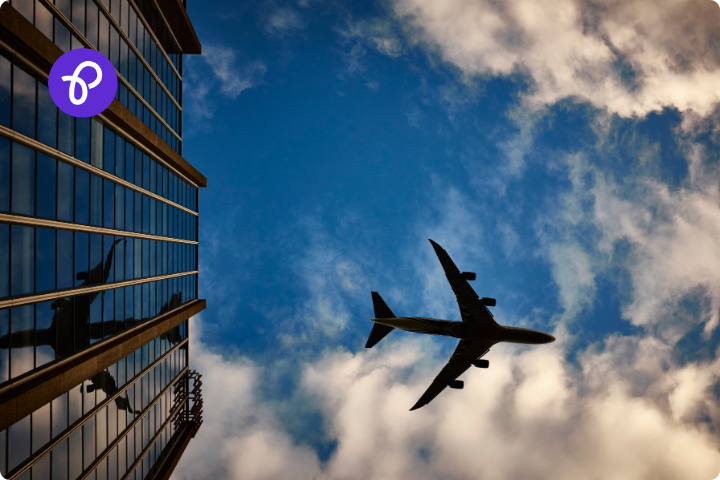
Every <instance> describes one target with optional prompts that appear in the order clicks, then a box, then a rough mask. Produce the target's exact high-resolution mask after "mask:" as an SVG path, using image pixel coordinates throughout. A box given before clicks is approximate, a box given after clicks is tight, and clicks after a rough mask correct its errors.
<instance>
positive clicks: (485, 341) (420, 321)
mask: <svg viewBox="0 0 720 480" xmlns="http://www.w3.org/2000/svg"><path fill="white" fill-rule="evenodd" d="M430 243H431V244H432V246H433V249H434V250H435V253H436V254H437V256H438V259H439V260H440V264H441V265H442V267H443V270H445V276H446V277H447V279H448V282H450V287H451V288H452V290H453V292H454V293H455V297H456V298H457V302H458V306H459V307H460V315H461V317H462V321H461V322H457V321H452V320H439V319H435V318H424V317H396V316H395V315H394V314H393V312H392V311H391V310H390V308H389V307H388V306H387V304H386V303H385V301H384V300H383V299H382V297H381V296H380V295H379V294H378V293H377V292H371V294H372V299H373V307H374V309H375V318H371V319H370V320H372V321H373V322H375V324H374V325H373V328H372V331H371V332H370V337H369V338H368V341H367V343H366V345H365V348H372V347H374V346H375V345H377V343H378V342H379V341H380V340H382V339H383V338H385V336H386V335H387V334H388V333H390V332H391V331H393V330H394V329H396V328H398V329H400V330H405V331H407V332H413V333H424V334H427V335H440V336H445V337H455V338H459V339H460V342H459V343H458V346H457V348H455V352H454V353H453V355H452V357H450V360H449V361H448V363H447V365H445V367H444V368H443V369H442V370H441V371H440V373H439V374H438V375H437V376H436V377H435V380H433V382H432V384H430V387H429V388H428V389H427V390H426V391H425V393H424V394H423V395H422V396H421V397H420V399H419V400H418V401H417V403H415V405H414V406H413V407H412V408H411V409H410V411H413V410H417V409H418V408H421V407H424V406H425V405H427V404H428V403H430V402H431V401H432V400H433V399H434V398H435V397H437V396H438V395H439V394H440V393H441V392H442V391H443V390H445V388H446V387H450V388H453V389H458V390H461V389H462V388H463V387H464V386H465V384H464V382H463V381H462V380H458V379H457V378H458V377H459V376H460V375H462V374H463V373H465V371H466V370H467V369H468V368H470V367H471V366H474V367H477V368H488V367H489V366H490V362H489V361H488V360H484V359H482V357H483V356H484V355H485V354H487V353H488V352H489V351H490V348H491V347H492V346H493V345H495V344H496V343H500V342H508V343H522V344H526V345H539V344H544V343H551V342H554V341H555V337H553V336H552V335H549V334H547V333H544V332H539V331H537V330H530V329H527V328H517V327H506V326H502V325H499V324H498V323H497V322H496V321H495V319H494V317H493V315H492V313H490V310H489V309H488V308H487V307H494V306H495V305H496V300H495V299H494V298H489V297H483V298H479V297H478V294H477V293H475V290H473V288H472V287H471V286H470V284H469V283H468V281H473V280H475V278H476V275H475V273H473V272H461V271H460V270H459V269H458V267H457V266H456V265H455V263H454V262H453V261H452V259H451V258H450V255H448V253H447V252H446V251H445V249H443V248H442V247H441V246H440V245H438V244H437V243H435V242H434V241H432V240H430Z"/></svg>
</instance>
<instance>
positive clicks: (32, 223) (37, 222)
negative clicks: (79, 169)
mask: <svg viewBox="0 0 720 480" xmlns="http://www.w3.org/2000/svg"><path fill="white" fill-rule="evenodd" d="M0 223H11V224H15V225H27V226H29V227H46V228H55V229H58V230H72V231H74V232H88V233H99V234H101V235H113V236H116V237H128V238H141V239H143V240H159V241H161V242H171V243H184V244H187V245H197V244H198V242H197V241H196V240H183V239H181V238H173V237H161V236H159V235H152V234H149V233H137V232H128V231H126V230H115V229H114V228H105V227H94V226H92V225H83V224H81V223H70V222H63V221H59V220H49V219H46V218H37V217H24V216H21V215H9V214H7V213H0Z"/></svg>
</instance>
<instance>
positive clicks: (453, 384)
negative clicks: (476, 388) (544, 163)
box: [448, 380, 465, 390]
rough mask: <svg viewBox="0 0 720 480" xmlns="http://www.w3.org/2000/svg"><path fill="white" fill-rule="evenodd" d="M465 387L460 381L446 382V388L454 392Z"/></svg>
mask: <svg viewBox="0 0 720 480" xmlns="http://www.w3.org/2000/svg"><path fill="white" fill-rule="evenodd" d="M464 386H465V382H463V381H462V380H451V381H449V382H448V387H450V388H454V389H455V390H462V389H463V387H464Z"/></svg>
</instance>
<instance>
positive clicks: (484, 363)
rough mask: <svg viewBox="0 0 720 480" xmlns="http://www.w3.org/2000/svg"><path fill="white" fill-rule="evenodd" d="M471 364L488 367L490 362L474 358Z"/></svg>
mask: <svg viewBox="0 0 720 480" xmlns="http://www.w3.org/2000/svg"><path fill="white" fill-rule="evenodd" d="M472 364H473V365H474V366H476V367H477V368H488V367H489V366H490V362H489V361H487V360H475V361H474V362H473V363H472Z"/></svg>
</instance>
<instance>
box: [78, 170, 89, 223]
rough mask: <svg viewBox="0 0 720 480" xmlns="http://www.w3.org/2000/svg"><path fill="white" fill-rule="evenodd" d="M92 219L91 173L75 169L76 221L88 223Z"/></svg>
mask: <svg viewBox="0 0 720 480" xmlns="http://www.w3.org/2000/svg"><path fill="white" fill-rule="evenodd" d="M89 220H90V174H89V173H88V172H86V171H84V170H80V169H79V168H76V169H75V223H84V224H87V223H88V222H89Z"/></svg>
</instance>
